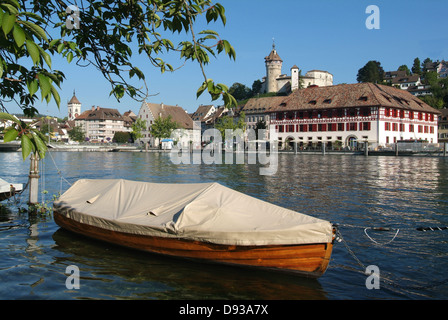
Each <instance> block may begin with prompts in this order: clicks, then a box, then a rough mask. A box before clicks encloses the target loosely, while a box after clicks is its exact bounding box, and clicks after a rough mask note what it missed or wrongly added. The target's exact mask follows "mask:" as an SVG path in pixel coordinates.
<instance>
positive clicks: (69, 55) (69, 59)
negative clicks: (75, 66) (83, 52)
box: [67, 51, 73, 63]
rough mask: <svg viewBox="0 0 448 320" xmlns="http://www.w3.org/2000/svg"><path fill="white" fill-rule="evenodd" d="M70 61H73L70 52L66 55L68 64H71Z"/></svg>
mask: <svg viewBox="0 0 448 320" xmlns="http://www.w3.org/2000/svg"><path fill="white" fill-rule="evenodd" d="M72 60H73V52H71V51H70V52H69V53H68V54H67V61H68V63H70V62H72Z"/></svg>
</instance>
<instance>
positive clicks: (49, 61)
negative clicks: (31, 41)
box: [39, 47, 51, 69]
mask: <svg viewBox="0 0 448 320" xmlns="http://www.w3.org/2000/svg"><path fill="white" fill-rule="evenodd" d="M39 48H40V47H39ZM41 49H42V48H41ZM41 55H42V57H43V58H44V60H45V62H46V63H47V65H48V66H49V67H50V69H51V57H50V55H49V54H48V53H47V52H45V51H44V50H43V49H42V50H41Z"/></svg>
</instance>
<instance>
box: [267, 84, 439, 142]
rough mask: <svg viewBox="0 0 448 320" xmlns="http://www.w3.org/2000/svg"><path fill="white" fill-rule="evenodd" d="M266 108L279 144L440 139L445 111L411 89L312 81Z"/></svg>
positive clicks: (430, 140) (436, 140)
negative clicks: (320, 84) (315, 84)
mask: <svg viewBox="0 0 448 320" xmlns="http://www.w3.org/2000/svg"><path fill="white" fill-rule="evenodd" d="M273 102H274V103H273V104H272V105H271V107H270V108H269V110H268V111H267V112H268V113H269V118H270V125H274V126H275V129H276V131H277V134H278V140H279V146H280V147H285V146H288V145H293V143H297V144H298V146H299V147H300V148H306V147H308V146H319V145H322V144H324V143H325V144H326V146H329V147H331V146H335V145H341V146H342V147H349V148H355V147H357V146H359V143H360V142H369V145H371V146H373V145H386V144H388V143H394V142H397V141H403V140H422V141H427V142H430V143H437V142H438V135H437V124H438V115H439V114H440V112H439V111H438V110H436V109H434V108H432V107H431V106H429V105H428V104H426V103H424V102H423V101H421V100H420V99H419V98H417V97H415V96H413V95H412V94H411V93H409V92H407V91H404V90H400V89H397V88H393V87H390V86H385V85H377V84H372V83H356V84H341V85H336V86H327V87H308V88H306V89H300V90H296V91H294V92H292V93H291V94H290V95H289V96H287V97H285V98H284V99H283V100H282V101H281V102H278V100H273Z"/></svg>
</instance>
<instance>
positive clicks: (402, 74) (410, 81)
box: [384, 70, 423, 92]
mask: <svg viewBox="0 0 448 320" xmlns="http://www.w3.org/2000/svg"><path fill="white" fill-rule="evenodd" d="M384 81H386V83H388V84H390V85H392V86H394V87H396V88H399V89H402V90H410V89H412V90H413V91H414V92H417V90H416V87H421V86H422V85H423V84H422V82H421V79H420V76H419V75H418V74H407V72H406V71H404V70H398V71H387V72H385V73H384Z"/></svg>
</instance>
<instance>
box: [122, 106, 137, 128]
mask: <svg viewBox="0 0 448 320" xmlns="http://www.w3.org/2000/svg"><path fill="white" fill-rule="evenodd" d="M136 120H137V115H136V114H135V113H134V112H133V111H132V110H129V111H126V112H125V113H123V121H124V122H123V124H124V125H123V126H124V131H125V132H132V125H133V124H134V122H135V121H136Z"/></svg>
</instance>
